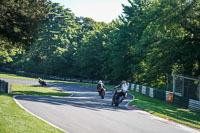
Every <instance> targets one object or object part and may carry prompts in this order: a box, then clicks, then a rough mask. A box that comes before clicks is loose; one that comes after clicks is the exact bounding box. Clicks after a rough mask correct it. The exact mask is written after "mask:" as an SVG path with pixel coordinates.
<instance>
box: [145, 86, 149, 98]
mask: <svg viewBox="0 0 200 133" xmlns="http://www.w3.org/2000/svg"><path fill="white" fill-rule="evenodd" d="M149 92H150V88H149V87H146V93H145V95H146V96H149Z"/></svg>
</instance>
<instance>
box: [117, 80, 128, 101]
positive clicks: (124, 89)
mask: <svg viewBox="0 0 200 133" xmlns="http://www.w3.org/2000/svg"><path fill="white" fill-rule="evenodd" d="M115 88H120V89H121V92H120V93H121V94H120V95H122V96H123V98H122V99H121V101H120V103H121V102H122V101H123V100H124V99H126V97H127V92H128V85H127V83H126V80H122V82H121V84H119V85H118V86H116V87H115Z"/></svg>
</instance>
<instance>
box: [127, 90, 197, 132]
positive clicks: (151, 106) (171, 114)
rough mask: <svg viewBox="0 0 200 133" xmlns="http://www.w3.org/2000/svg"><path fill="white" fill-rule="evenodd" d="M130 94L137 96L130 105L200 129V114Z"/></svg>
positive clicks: (140, 95) (136, 94) (135, 93)
mask: <svg viewBox="0 0 200 133" xmlns="http://www.w3.org/2000/svg"><path fill="white" fill-rule="evenodd" d="M130 93H131V94H133V95H134V96H135V100H134V101H132V102H131V103H130V105H133V106H136V107H137V108H140V109H142V110H144V111H146V112H149V113H150V114H152V115H155V116H158V117H161V118H164V117H165V114H167V117H168V119H169V120H173V121H176V122H179V123H182V124H185V125H188V126H190V127H194V128H198V129H200V113H198V112H192V111H190V110H188V109H182V108H178V107H176V106H174V105H171V104H168V103H166V102H165V101H161V100H158V99H154V98H151V97H147V96H144V95H142V94H140V93H137V92H133V91H130Z"/></svg>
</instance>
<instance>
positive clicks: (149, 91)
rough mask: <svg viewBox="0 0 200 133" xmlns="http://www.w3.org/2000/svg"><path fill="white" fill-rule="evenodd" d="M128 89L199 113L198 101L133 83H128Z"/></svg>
mask: <svg viewBox="0 0 200 133" xmlns="http://www.w3.org/2000/svg"><path fill="white" fill-rule="evenodd" d="M129 89H130V90H132V91H136V92H138V93H141V94H143V95H146V96H149V97H152V98H157V99H159V100H164V101H166V102H168V103H170V104H173V105H175V106H178V107H181V108H186V109H189V110H191V111H195V112H200V101H196V100H193V99H188V98H186V97H183V96H181V95H179V94H177V93H175V94H174V93H173V92H170V91H162V90H157V89H154V88H151V87H146V86H141V85H138V84H134V83H129Z"/></svg>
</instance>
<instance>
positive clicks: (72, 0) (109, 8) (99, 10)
mask: <svg viewBox="0 0 200 133" xmlns="http://www.w3.org/2000/svg"><path fill="white" fill-rule="evenodd" d="M51 1H52V2H56V3H60V5H64V7H65V8H69V9H71V10H72V12H73V13H74V14H75V16H77V17H80V16H82V17H90V18H92V19H94V20H95V21H98V22H102V21H103V22H106V23H109V22H111V21H112V20H113V19H116V18H118V16H119V15H121V14H122V12H123V9H122V4H124V5H129V3H128V0H51Z"/></svg>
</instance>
